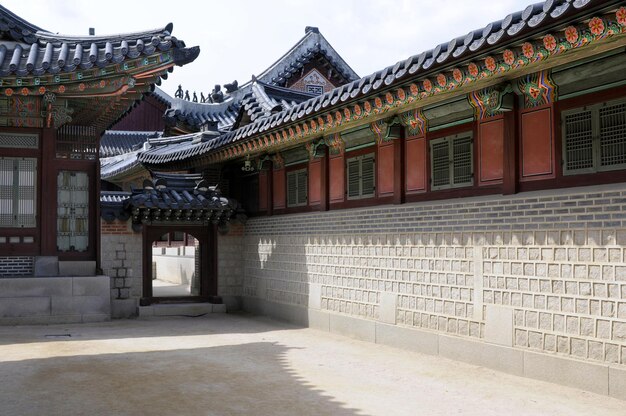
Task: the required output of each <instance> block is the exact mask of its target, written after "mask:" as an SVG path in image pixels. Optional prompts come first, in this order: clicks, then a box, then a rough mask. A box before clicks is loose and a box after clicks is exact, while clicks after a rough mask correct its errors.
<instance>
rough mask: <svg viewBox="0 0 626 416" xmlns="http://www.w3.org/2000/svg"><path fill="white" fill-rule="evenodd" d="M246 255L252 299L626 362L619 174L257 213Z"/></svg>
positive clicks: (513, 347) (623, 195)
mask: <svg viewBox="0 0 626 416" xmlns="http://www.w3.org/2000/svg"><path fill="white" fill-rule="evenodd" d="M244 258H245V270H244V282H243V295H244V304H247V305H248V306H249V307H248V309H255V310H257V311H261V312H264V311H268V310H274V311H276V310H277V308H278V309H281V308H282V309H284V310H290V311H291V312H290V313H291V314H292V315H294V314H296V315H298V316H306V314H305V315H302V314H301V313H299V312H295V311H298V310H305V311H308V317H307V318H306V319H305V320H308V323H309V324H311V323H313V321H315V322H317V323H319V322H324V324H322V326H325V327H329V328H330V329H331V330H332V327H333V322H335V325H338V324H337V323H338V322H340V319H339V318H341V319H344V318H346V317H349V318H354V319H353V320H352V321H351V323H349V324H345V325H344V326H345V327H349V328H350V329H351V330H353V331H356V332H354V333H358V327H359V325H361V324H363V325H364V329H363V331H362V332H361V333H362V334H364V335H363V336H364V337H365V338H368V337H369V335H367V334H369V333H372V334H378V333H379V332H378V331H379V330H382V328H383V325H391V326H392V327H393V328H398V329H402V330H404V329H403V328H412V329H415V330H417V331H418V332H419V331H422V332H420V333H421V334H424V333H433V334H438V336H439V342H443V341H442V340H444V339H445V340H449V339H458V337H460V338H463V339H467V340H474V341H476V342H477V343H478V344H482V345H486V346H489V345H494V346H501V347H504V348H508V350H507V351H513V352H517V351H522V352H523V354H527V353H528V354H527V355H524V357H527V359H529V360H530V359H531V357H535V356H536V355H537V354H535V353H540V354H547V355H550V356H555V357H563V358H566V359H570V358H574V359H580V360H585V361H587V362H590V363H597V364H599V365H602V366H606V367H603V368H609V366H614V365H617V366H618V367H617V368H618V369H621V370H626V367H623V365H626V186H624V185H623V184H621V185H607V186H600V187H598V186H596V187H589V188H575V189H563V190H556V191H555V190H551V191H541V192H532V193H524V194H519V195H514V196H488V197H476V198H464V199H452V200H446V201H437V202H425V203H412V204H403V205H386V206H377V207H369V208H360V209H351V210H341V211H330V212H326V213H307V214H294V215H283V216H274V217H263V218H254V219H251V220H249V222H248V224H247V225H246V234H245V246H244ZM259 305H264V306H259ZM270 305H271V306H270ZM294 308H295V309H294ZM277 314H280V313H277ZM329 317H330V318H329ZM329 319H330V324H328V320H329ZM358 322H360V323H358ZM370 323H371V324H372V325H374V326H371V325H370ZM368 325H370V326H368ZM365 326H367V328H372V329H371V331H370V329H367V328H365ZM384 328H388V327H387V326H384ZM368 331H370V332H368ZM380 333H382V332H380ZM444 335H445V337H444ZM448 335H450V336H452V337H456V338H450V337H449V336H448ZM415 336H416V337H420V336H421V335H417V332H416V335H415ZM372 337H375V335H372ZM446 342H447V341H446ZM448 345H452V344H450V343H449V344H448ZM455 345H456V344H455ZM438 348H439V353H441V351H443V349H445V348H443V347H442V346H441V345H439V347H438ZM442 348H443V349H442ZM531 353H532V354H534V355H532V354H531ZM527 367H528V368H530V365H528V366H527ZM607 371H608V370H607ZM607 374H608V373H607ZM623 374H626V372H625V373H623ZM607 379H608V376H607ZM605 381H606V380H605Z"/></svg>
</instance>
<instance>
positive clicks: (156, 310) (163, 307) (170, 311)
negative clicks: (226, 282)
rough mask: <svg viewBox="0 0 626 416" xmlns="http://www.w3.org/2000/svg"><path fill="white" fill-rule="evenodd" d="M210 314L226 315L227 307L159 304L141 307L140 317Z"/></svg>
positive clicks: (219, 305)
mask: <svg viewBox="0 0 626 416" xmlns="http://www.w3.org/2000/svg"><path fill="white" fill-rule="evenodd" d="M208 313H226V305H224V304H214V303H157V304H154V305H149V306H140V307H139V317H140V318H145V317H151V316H200V315H206V314H208Z"/></svg>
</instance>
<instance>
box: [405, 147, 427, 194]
mask: <svg viewBox="0 0 626 416" xmlns="http://www.w3.org/2000/svg"><path fill="white" fill-rule="evenodd" d="M426 166H427V164H426V139H425V138H424V137H411V138H407V139H406V141H405V163H404V172H405V173H404V175H405V191H406V193H417V192H424V191H425V190H426V178H427V176H426Z"/></svg>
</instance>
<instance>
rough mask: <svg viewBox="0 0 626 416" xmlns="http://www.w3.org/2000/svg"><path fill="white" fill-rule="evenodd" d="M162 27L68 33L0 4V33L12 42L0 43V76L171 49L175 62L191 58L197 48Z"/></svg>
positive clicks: (102, 62)
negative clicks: (96, 33)
mask: <svg viewBox="0 0 626 416" xmlns="http://www.w3.org/2000/svg"><path fill="white" fill-rule="evenodd" d="M171 32H172V24H168V25H167V26H165V27H164V28H160V29H155V30H149V31H144V32H137V33H128V34H121V35H115V36H70V35H60V34H55V33H52V32H49V31H47V30H44V29H41V28H39V27H37V26H34V25H32V24H30V23H28V22H26V21H24V20H23V19H21V18H19V17H17V16H16V15H14V14H13V13H11V12H10V11H9V10H7V9H5V8H4V7H2V6H0V34H1V35H2V37H3V38H4V39H10V40H13V41H15V42H14V43H10V42H2V44H1V45H0V76H9V75H17V76H27V75H35V76H39V75H43V74H46V73H50V74H57V73H62V72H72V71H75V70H79V69H89V68H93V67H97V68H102V67H105V66H107V65H110V64H118V63H121V62H123V61H124V60H126V59H133V58H138V57H140V56H150V55H152V54H154V53H155V52H157V51H161V52H163V51H169V50H172V52H173V54H174V60H175V62H176V63H177V64H178V65H184V64H185V63H187V62H190V61H192V60H193V59H195V57H196V56H197V55H198V53H199V51H200V50H199V48H197V47H195V48H191V49H185V43H184V42H182V41H179V40H178V39H176V37H174V36H171Z"/></svg>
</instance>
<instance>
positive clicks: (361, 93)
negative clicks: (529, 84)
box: [142, 0, 626, 169]
mask: <svg viewBox="0 0 626 416" xmlns="http://www.w3.org/2000/svg"><path fill="white" fill-rule="evenodd" d="M622 4H623V2H620V1H600V0H595V1H593V0H589V1H587V2H569V1H567V2H563V1H561V2H557V1H550V0H547V1H546V2H545V3H539V4H535V5H533V6H529V7H528V8H527V9H526V10H524V11H523V12H520V13H515V14H512V15H509V16H507V18H505V19H504V20H503V21H501V22H497V23H492V24H489V25H488V26H487V27H485V28H484V29H478V30H476V31H474V32H471V33H470V34H469V35H468V36H466V37H465V38H456V39H453V40H452V41H451V42H450V43H449V44H448V45H445V44H443V45H439V46H437V47H436V48H435V49H433V50H430V51H427V52H425V53H422V54H419V55H414V56H412V57H410V58H409V59H407V60H406V61H402V62H399V63H397V64H396V65H394V66H390V67H387V68H384V69H383V70H381V71H377V72H375V73H374V74H372V75H370V76H368V77H364V78H362V79H360V80H358V81H355V82H353V83H350V84H347V85H344V86H342V87H339V88H336V89H334V90H332V91H330V92H328V93H326V94H324V95H322V96H319V97H316V98H314V99H311V100H308V101H306V102H304V103H301V104H299V105H297V106H295V107H293V108H291V109H289V110H286V111H282V112H280V113H278V114H275V115H272V116H271V117H268V118H264V119H262V120H258V121H254V122H253V123H251V124H249V125H246V126H244V127H242V128H240V129H238V130H235V131H232V132H229V133H226V134H224V135H222V136H220V137H219V138H216V139H213V140H211V141H210V142H208V143H206V144H204V145H203V148H202V152H199V151H198V149H194V150H193V151H192V150H190V149H184V151H181V152H178V153H176V152H172V153H170V154H168V155H167V157H163V158H161V159H159V158H157V157H150V155H148V154H146V155H142V156H143V157H145V158H146V161H145V163H149V164H150V165H152V166H155V165H162V164H167V165H168V168H170V167H171V168H173V169H175V168H176V167H177V166H179V165H180V164H181V163H182V164H185V165H186V166H196V165H198V164H206V163H216V162H218V161H223V160H228V159H235V158H241V157H244V156H245V155H250V154H255V153H261V152H267V151H276V150H278V149H280V148H284V147H288V146H290V145H291V146H293V145H294V144H295V143H296V142H304V141H306V140H310V139H313V138H316V137H320V136H323V135H328V134H332V133H334V132H337V131H339V130H341V129H344V128H349V126H355V125H359V124H365V123H368V122H373V121H376V120H377V119H381V118H385V117H389V116H392V115H393V114H397V113H399V112H400V111H408V110H411V109H415V108H419V107H422V106H424V105H428V104H432V103H434V102H437V101H441V100H443V99H447V98H451V97H452V96H454V95H459V94H467V93H468V92H470V91H472V90H476V89H480V88H484V87H486V86H489V85H493V84H495V83H499V82H502V81H503V80H505V79H514V78H517V77H520V76H523V75H526V74H529V73H533V72H537V71H539V70H543V69H546V68H550V67H552V66H555V65H558V64H560V63H563V62H564V60H567V59H568V58H567V57H568V56H572V54H573V55H574V56H576V54H578V53H579V52H578V51H580V55H579V56H584V55H585V54H594V53H600V52H601V51H602V49H603V47H601V46H598V47H595V48H589V47H588V46H589V45H607V46H606V47H608V48H616V47H620V46H622V45H623V44H624V43H626V42H625V40H626V23H624V22H622V24H618V23H617V22H616V15H615V11H616V10H617V8H618V7H619V6H620V5H622ZM620 10H626V8H624V6H622V9H620ZM609 12H610V13H609ZM607 13H609V14H608V15H607ZM591 17H594V18H596V19H600V20H602V21H603V27H604V32H602V33H591V28H590V27H589V26H588V22H589V19H590V18H591ZM604 19H606V20H604ZM611 19H612V20H611ZM611 22H612V23H611ZM568 25H569V26H572V25H574V26H576V27H577V33H579V36H580V38H585V39H587V38H588V40H585V41H584V42H583V41H581V42H575V43H571V42H569V41H566V40H565V37H566V35H565V28H566V26H568ZM611 25H612V26H611ZM609 27H612V29H610V30H611V31H613V33H609V32H608V31H609ZM502 31H503V32H502ZM615 31H617V32H615ZM497 34H499V37H498V36H496V35H497ZM548 35H550V36H553V37H555V38H557V40H558V42H560V43H558V42H557V44H558V45H561V46H559V48H561V47H562V48H563V49H559V48H557V49H555V50H553V51H552V52H550V51H548V50H546V49H545V47H544V46H542V45H543V38H542V36H548ZM523 42H530V43H529V44H530V45H531V46H532V50H533V55H532V56H530V57H529V58H526V57H525V56H524V54H525V53H526V52H524V51H523V50H522V49H523V48H522V43H523ZM611 42H612V44H611ZM507 48H509V49H512V50H514V51H515V52H514V53H515V56H517V58H515V59H513V60H512V61H511V64H510V65H509V64H506V65H505V64H504V60H503V59H504V58H503V52H504V51H506V50H507ZM457 50H458V53H456V51H457ZM496 53H497V55H496ZM489 59H493V63H491V62H490V61H489ZM471 65H474V66H475V67H474V68H472V67H471ZM491 65H493V70H492V69H489V67H490V66H491ZM454 70H458V71H460V72H459V74H460V77H459V79H460V80H459V81H458V82H457V81H456V78H455V77H456V74H457V73H456V72H454ZM474 70H475V71H476V73H475V75H472V72H473V71H474ZM439 84H441V85H439ZM357 108H358V113H356V112H355V111H357V110H356V109H357ZM155 156H156V155H155Z"/></svg>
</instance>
